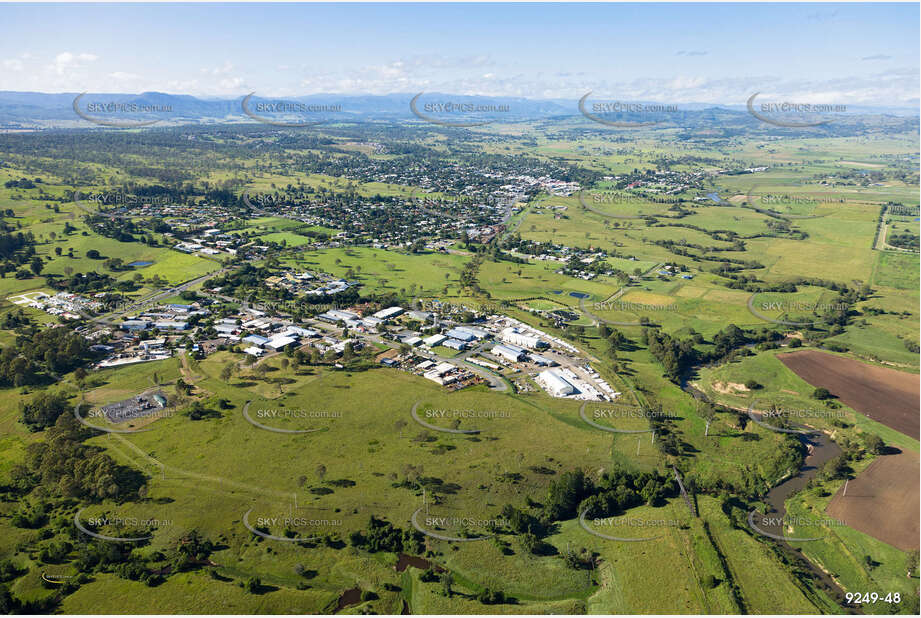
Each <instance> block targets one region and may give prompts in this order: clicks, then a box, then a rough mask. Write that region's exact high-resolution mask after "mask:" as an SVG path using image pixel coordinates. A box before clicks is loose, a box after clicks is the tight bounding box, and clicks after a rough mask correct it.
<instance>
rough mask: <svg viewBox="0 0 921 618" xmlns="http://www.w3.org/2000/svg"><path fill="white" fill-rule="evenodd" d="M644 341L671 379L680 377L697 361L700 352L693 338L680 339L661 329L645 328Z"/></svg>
mask: <svg viewBox="0 0 921 618" xmlns="http://www.w3.org/2000/svg"><path fill="white" fill-rule="evenodd" d="M642 341H643V344H644V345H646V346H647V347H648V348H649V352H650V354H652V355H653V356H654V357H655V358H656V360H658V361H659V362H660V363H661V364H662V366H663V367H664V368H665V375H666V376H668V378H670V379H671V380H676V379H678V377H679V376H681V374H682V373H684V372H685V371H686V370H687V369H688V368H689V367H690V366H691V365H693V364H694V363H695V362H696V361H697V358H698V353H697V350H695V349H694V342H693V340H691V339H684V340H678V339H675V338H673V337H672V336H671V335H669V334H668V333H665V332H662V331H660V330H657V329H652V328H644V329H643V334H642Z"/></svg>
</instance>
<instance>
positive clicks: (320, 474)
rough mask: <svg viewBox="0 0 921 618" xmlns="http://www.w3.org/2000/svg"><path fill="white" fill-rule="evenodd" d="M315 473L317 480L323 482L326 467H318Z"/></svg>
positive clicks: (321, 465)
mask: <svg viewBox="0 0 921 618" xmlns="http://www.w3.org/2000/svg"><path fill="white" fill-rule="evenodd" d="M314 473H315V474H316V475H317V478H318V479H320V482H321V483H322V482H323V477H325V476H326V466H324V465H323V464H320V465H318V466H317V469H316V470H314Z"/></svg>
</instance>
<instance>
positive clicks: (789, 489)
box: [681, 378, 856, 613]
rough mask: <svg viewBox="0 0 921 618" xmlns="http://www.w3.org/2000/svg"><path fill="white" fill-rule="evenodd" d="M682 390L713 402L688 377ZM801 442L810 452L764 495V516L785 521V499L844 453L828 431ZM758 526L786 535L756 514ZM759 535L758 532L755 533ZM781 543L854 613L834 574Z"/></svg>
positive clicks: (801, 439)
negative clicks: (768, 508)
mask: <svg viewBox="0 0 921 618" xmlns="http://www.w3.org/2000/svg"><path fill="white" fill-rule="evenodd" d="M681 389H682V390H684V391H685V392H686V393H689V394H690V395H691V396H693V397H694V398H695V399H700V400H701V401H706V402H708V403H712V402H711V400H710V398H709V397H707V395H706V393H704V392H703V391H701V390H700V389H698V388H695V387H693V386H691V385H690V384H688V382H687V379H686V378H682V380H681ZM797 435H798V437H799V439H800V441H802V442H803V444H804V445H805V446H806V448H807V449H808V450H809V454H808V455H807V456H806V459H805V461H804V462H803V466H802V467H801V468H800V469H799V471H798V472H797V473H796V474H795V475H793V476H790V477H788V478H787V479H786V480H784V481H783V482H781V483H780V484H778V485H775V486H774V487H773V488H771V490H770V491H768V493H767V495H766V496H764V498H763V500H764V502H765V503H767V504H768V505H769V506H770V508H771V511H770V512H768V513H764V515H766V516H768V517H770V518H774V519H779V520H781V521H783V519H784V517H786V514H787V507H786V504H785V503H786V501H787V500H788V499H789V498H790V496H792V495H793V494H795V493H796V492H798V491H800V490H801V489H803V488H804V487H805V486H806V485H807V484H808V483H809V481H810V480H812V479H813V478H814V477H815V476H816V475H817V474H818V473H819V471H820V470H821V469H822V466H823V465H825V462H827V461H829V460H830V459H832V458H834V457H836V456H838V455H840V454H841V449H840V448H839V447H838V445H837V444H835V443H834V441H833V440H832V439H831V438H829V437H828V436H827V435H826V434H824V433H822V432H820V431H817V432H814V433H809V434H797ZM756 519H757V524H758V527H759V528H761V529H762V530H764V531H765V532H768V533H770V534H775V535H778V536H784V529H783V525H782V524H781V525H774V526H767V525H763V523H764V522H763V520H762V519H761V518H760V517H756ZM756 534H757V532H756ZM772 542H777V543H778V544H780V545H781V546H782V547H783V548H784V549H786V550H787V551H789V552H792V553H793V554H795V555H796V556H798V557H799V558H802V560H803V561H804V562H805V563H806V564H807V565H808V566H809V569H810V570H811V571H812V573H813V574H814V575H815V578H816V582H817V583H818V585H819V587H821V588H823V589H824V590H825V592H826V594H828V595H829V596H830V597H832V598H834V599H836V601H837V602H838V604H839V605H840V606H841V607H848V609H850V610H851V612H852V613H856V612H854V610H853V608H851V607H849V606H848V605H847V604H846V602H845V596H844V590H843V589H842V588H841V587H840V586H838V584H837V583H836V582H835V581H834V579H832V577H831V576H830V575H829V574H828V573H826V572H825V571H823V570H822V569H820V568H819V567H818V566H817V565H816V564H814V563H813V562H812V561H811V560H809V559H808V558H807V557H806V556H805V555H804V554H803V553H802V552H801V551H799V550H798V549H796V548H795V547H793V546H792V545H790V543H788V542H787V541H781V540H777V541H772Z"/></svg>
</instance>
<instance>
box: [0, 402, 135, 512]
mask: <svg viewBox="0 0 921 618" xmlns="http://www.w3.org/2000/svg"><path fill="white" fill-rule="evenodd" d="M86 432H87V429H86V427H85V426H84V425H82V424H80V423H79V422H78V421H77V420H76V419H75V418H74V417H73V416H72V415H70V414H61V415H60V416H59V417H58V419H57V421H56V422H55V424H54V426H53V427H51V428H49V429H48V431H47V434H46V437H45V440H43V441H41V442H34V443H32V444H30V445H29V446H27V447H26V457H25V461H24V462H22V463H19V464H16V465H15V466H13V468H12V469H11V470H10V484H11V486H12V487H13V488H14V489H16V490H18V491H20V492H22V493H26V492H29V491H32V490H34V489H38V490H39V493H41V494H45V495H50V496H63V497H67V498H79V499H84V500H94V501H95V500H105V499H109V500H115V501H124V500H130V499H135V498H137V497H138V495H139V492H140V491H141V490H142V488H144V487H145V484H146V482H147V480H146V478H145V477H144V475H143V474H141V473H140V472H138V471H137V470H135V469H133V468H129V467H126V466H122V465H120V464H118V463H116V462H115V460H113V459H112V458H111V457H109V456H108V455H107V454H105V452H104V451H103V449H101V448H98V447H93V446H87V445H85V444H83V443H82V440H84V439H85V438H86V437H87V433H86Z"/></svg>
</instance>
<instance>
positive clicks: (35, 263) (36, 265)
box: [29, 255, 45, 276]
mask: <svg viewBox="0 0 921 618" xmlns="http://www.w3.org/2000/svg"><path fill="white" fill-rule="evenodd" d="M44 267H45V263H44V262H42V258H40V257H38V256H37V255H36V256H35V257H34V258H32V261H31V262H29V268H30V269H31V270H32V272H33V273H35V276H38V275H40V274H42V269H43V268H44Z"/></svg>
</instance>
